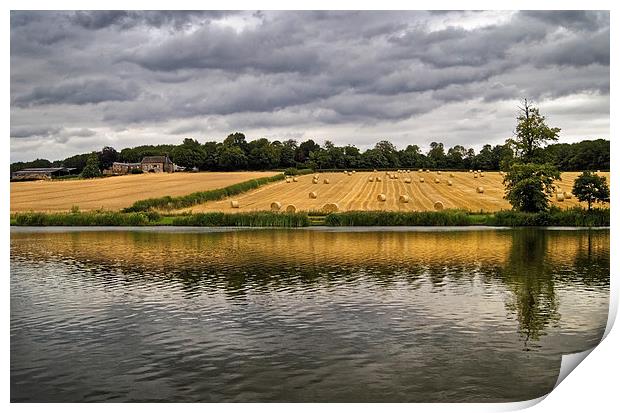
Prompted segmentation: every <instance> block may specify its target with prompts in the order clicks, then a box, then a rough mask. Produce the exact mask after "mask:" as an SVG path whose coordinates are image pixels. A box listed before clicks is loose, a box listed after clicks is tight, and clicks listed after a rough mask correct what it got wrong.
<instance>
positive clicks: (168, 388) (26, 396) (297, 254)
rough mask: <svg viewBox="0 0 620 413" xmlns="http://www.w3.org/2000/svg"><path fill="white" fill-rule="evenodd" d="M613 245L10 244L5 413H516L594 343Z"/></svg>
mask: <svg viewBox="0 0 620 413" xmlns="http://www.w3.org/2000/svg"><path fill="white" fill-rule="evenodd" d="M609 238H610V235H609V230H607V229H603V230H565V229H564V230H561V229H546V230H545V229H484V228H482V229H481V228H476V229H463V228H460V229H458V228H454V229H450V228H439V229H414V228H408V229H402V228H401V229H398V230H394V229H356V228H349V229H344V230H342V229H340V230H330V229H294V230H274V229H219V230H213V229H211V230H209V229H174V228H165V229H162V228H146V229H126V228H125V229H120V230H119V229H109V228H108V229H105V228H99V229H75V228H74V229H70V228H64V229H63V228H47V229H45V228H43V229H24V228H12V230H11V317H10V318H11V400H12V401H31V402H40V401H46V402H90V401H166V402H193V401H203V402H215V401H227V402H254V401H256V402H259V401H278V402H280V401H282V402H284V401H294V402H297V401H305V402H336V401H338V402H340V401H348V402H375V401H376V402H379V401H381V402H435V401H440V402H461V401H476V402H481V401H518V400H527V399H532V398H535V397H539V396H541V395H543V394H545V393H547V392H549V391H550V390H551V389H552V388H553V385H554V384H555V382H556V379H557V376H558V373H559V368H560V358H561V356H562V354H566V353H573V352H578V351H583V350H586V349H588V348H591V347H593V346H594V345H596V344H597V343H598V342H599V341H600V339H601V337H602V334H603V331H604V329H605V324H606V320H607V311H608V300H609V262H610V257H609V256H610V245H609Z"/></svg>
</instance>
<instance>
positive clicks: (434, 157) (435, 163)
mask: <svg viewBox="0 0 620 413" xmlns="http://www.w3.org/2000/svg"><path fill="white" fill-rule="evenodd" d="M426 158H427V159H428V161H429V162H430V164H431V166H432V167H433V168H445V167H446V152H445V150H444V147H443V143H441V142H431V149H430V150H429V151H428V154H427V155H426Z"/></svg>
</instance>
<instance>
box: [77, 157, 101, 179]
mask: <svg viewBox="0 0 620 413" xmlns="http://www.w3.org/2000/svg"><path fill="white" fill-rule="evenodd" d="M80 176H81V177H82V178H96V177H98V176H101V170H100V169H99V157H98V156H97V153H96V152H93V153H92V154H90V156H89V157H88V160H87V161H86V166H85V167H84V169H83V170H82V173H81V174H80Z"/></svg>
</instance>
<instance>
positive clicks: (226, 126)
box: [10, 11, 610, 161]
mask: <svg viewBox="0 0 620 413" xmlns="http://www.w3.org/2000/svg"><path fill="white" fill-rule="evenodd" d="M10 29H11V30H10V31H11V52H10V53H11V61H10V69H11V84H10V90H11V115H10V116H11V137H10V140H11V161H24V160H32V159H35V158H47V159H50V160H56V159H63V158H65V157H67V156H70V155H73V154H76V153H84V152H89V151H93V150H99V149H101V148H102V147H103V146H113V147H115V148H116V149H117V150H120V149H121V148H124V147H130V146H137V145H144V144H160V143H175V144H176V143H180V142H181V141H182V140H183V138H186V137H191V138H194V139H197V140H198V141H200V142H205V141H207V140H210V141H211V140H215V141H222V140H223V139H224V138H225V137H226V136H227V135H228V134H230V133H233V132H237V131H239V132H243V133H245V135H246V137H247V139H248V140H252V139H258V138H263V137H266V138H268V139H270V140H273V139H278V140H283V139H297V140H298V142H301V141H303V140H306V139H314V140H315V141H317V142H319V143H323V142H324V141H325V140H331V141H332V142H334V143H335V144H337V145H346V144H353V145H356V146H357V147H359V148H361V149H366V148H369V147H372V146H373V145H374V144H375V143H376V142H378V141H379V140H383V139H388V140H390V141H392V142H393V143H394V144H395V145H396V146H397V147H399V148H404V147H405V146H407V145H409V144H417V145H419V146H420V147H421V148H422V149H423V150H427V149H428V146H429V144H430V142H432V141H438V142H443V143H444V145H445V146H446V148H448V147H451V146H454V145H457V144H458V145H464V146H466V147H473V148H475V149H477V150H479V149H480V148H481V147H482V145H484V144H486V143H490V144H501V143H503V142H504V141H505V140H506V139H507V138H509V137H511V136H512V133H513V130H514V127H515V123H516V121H515V117H516V115H517V112H518V106H519V100H520V99H521V98H524V97H527V98H529V99H530V100H533V102H534V105H535V106H536V107H539V108H540V110H541V113H542V114H543V115H545V116H546V117H547V121H548V124H549V125H550V126H554V127H556V126H557V127H560V128H561V129H562V131H561V133H560V141H561V142H576V141H580V140H583V139H597V138H605V139H609V134H610V132H609V129H610V126H609V124H610V116H609V103H610V101H609V88H610V79H609V77H610V72H609V58H610V57H609V55H610V39H609V12H605V11H602V12H600V11H591V12H590V11H557V12H554V11H521V12H510V11H480V12H473V11H454V12H446V11H442V12H427V11H405V12H403V11H391V12H378V11H365V12H307V11H288V12H277V11H231V12H226V11H195V12H183V11H144V12H140V11H62V12H58V11H44V12H38V11H12V12H11V28H10Z"/></svg>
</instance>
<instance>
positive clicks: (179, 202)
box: [123, 174, 284, 212]
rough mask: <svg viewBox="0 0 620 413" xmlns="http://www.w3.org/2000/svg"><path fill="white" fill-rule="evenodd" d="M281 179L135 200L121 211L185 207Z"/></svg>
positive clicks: (241, 183) (282, 177) (248, 182)
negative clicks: (181, 194)
mask: <svg viewBox="0 0 620 413" xmlns="http://www.w3.org/2000/svg"><path fill="white" fill-rule="evenodd" d="M282 179H284V174H278V175H274V176H269V177H265V178H257V179H250V180H249V181H244V182H239V183H237V184H233V185H230V186H227V187H224V188H217V189H212V190H209V191H202V192H193V193H191V194H188V195H183V196H176V197H172V196H164V197H161V198H149V199H143V200H140V201H136V202H134V203H133V205H132V206H130V207H128V208H125V209H123V212H143V211H149V210H151V209H162V210H172V209H180V208H186V207H190V206H193V205H198V204H202V203H203V202H207V201H219V200H220V199H224V198H226V197H229V196H233V195H238V194H241V193H243V192H247V191H250V190H252V189H256V188H258V187H260V186H262V185H265V184H268V183H271V182H276V181H281V180H282Z"/></svg>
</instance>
